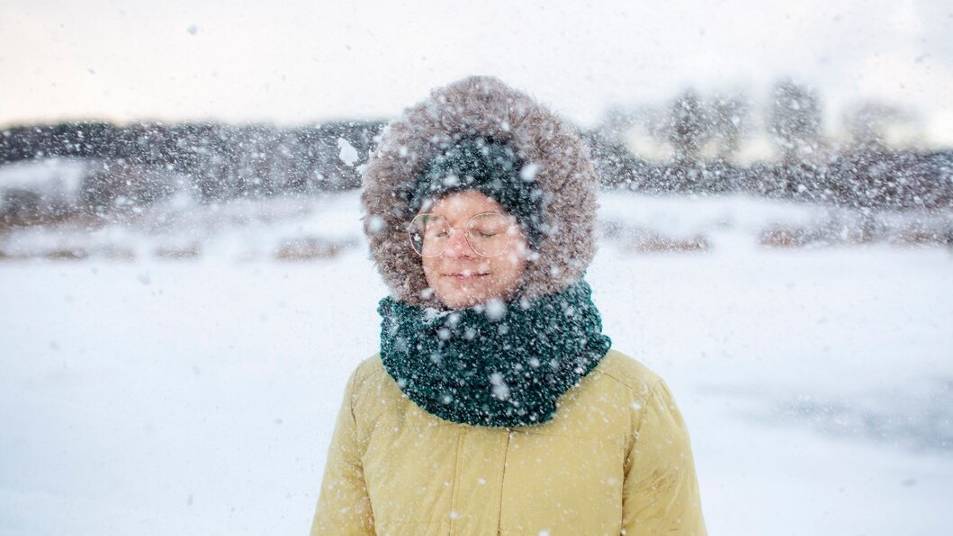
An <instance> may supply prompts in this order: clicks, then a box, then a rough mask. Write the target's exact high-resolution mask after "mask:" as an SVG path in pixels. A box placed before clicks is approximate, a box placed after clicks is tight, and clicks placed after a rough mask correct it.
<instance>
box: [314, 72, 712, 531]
mask: <svg viewBox="0 0 953 536" xmlns="http://www.w3.org/2000/svg"><path fill="white" fill-rule="evenodd" d="M597 186H598V180H597V176H596V173H595V171H594V167H593V162H592V161H591V159H590V157H589V153H588V149H587V148H586V146H585V145H584V144H583V142H582V140H581V138H580V137H579V135H578V134H577V133H576V132H575V131H574V130H572V129H571V128H570V127H569V126H568V124H567V123H566V122H564V121H563V120H562V119H560V118H559V117H558V116H557V115H555V114H554V113H553V112H551V111H549V110H548V109H546V108H545V107H543V105H541V104H539V103H538V102H537V101H536V100H535V99H533V98H531V97H530V96H528V95H527V94H525V93H523V92H521V91H518V90H516V89H513V88H511V87H510V86H507V85H506V84H504V83H503V82H502V81H500V80H499V79H497V78H495V77H490V76H470V77H467V78H464V79H462V80H458V81H456V82H453V83H451V84H449V85H447V86H445V87H441V88H437V89H434V90H433V91H432V92H431V95H430V97H429V98H428V99H426V100H424V101H423V102H421V103H419V104H417V105H415V106H413V107H410V108H408V109H406V110H405V111H404V114H403V115H402V116H401V117H400V118H398V119H396V120H394V121H392V122H391V123H389V124H388V125H387V126H386V127H385V128H384V130H383V132H382V133H381V137H380V139H379V141H378V146H377V148H376V150H375V151H374V152H373V153H372V154H371V157H370V158H369V160H368V163H367V166H366V168H365V170H364V175H363V191H362V193H361V202H362V205H363V208H364V214H363V217H362V220H363V227H364V231H365V233H366V235H367V237H368V240H369V245H370V252H371V257H372V258H373V260H374V261H375V264H376V266H377V269H378V271H379V272H380V274H381V275H382V277H383V279H384V280H385V282H386V283H387V285H388V287H389V289H390V294H389V295H388V296H386V297H385V298H383V299H382V300H381V301H380V302H379V305H378V308H377V311H378V313H379V314H380V315H381V333H380V346H379V351H377V352H375V353H374V355H372V356H371V357H369V358H367V359H365V360H364V361H362V362H361V363H360V364H359V365H358V366H357V367H356V368H355V369H354V371H353V373H352V374H351V376H350V378H349V379H348V382H347V384H346V386H345V394H344V400H343V403H342V404H341V407H340V411H339V413H338V415H337V420H336V423H335V428H334V431H333V435H332V437H331V442H330V447H329V449H328V453H327V461H326V466H325V469H324V475H323V480H322V483H321V488H320V495H319V498H318V501H317V506H316V509H315V512H314V518H313V521H312V524H311V535H312V536H315V535H325V534H333V535H366V534H387V535H394V536H401V535H414V536H422V535H423V536H426V535H449V534H453V535H471V534H472V535H486V534H520V535H522V534H532V535H557V534H568V535H602V534H613V535H615V534H626V535H629V536H634V535H649V534H684V535H704V534H706V529H705V523H704V518H703V515H702V510H701V501H700V494H699V486H698V482H697V477H696V470H695V462H694V459H693V456H692V448H691V442H690V439H689V434H688V429H687V427H686V423H685V421H684V419H683V417H682V414H681V413H680V411H679V409H678V407H677V405H676V403H675V400H674V397H673V395H672V392H671V390H670V389H669V387H668V384H667V383H666V382H665V380H664V379H663V378H662V377H660V376H659V375H658V374H657V373H656V372H654V371H652V370H651V369H649V368H648V367H647V366H646V365H644V364H643V363H641V362H640V361H638V360H636V359H635V358H632V357H629V356H628V355H626V354H624V353H622V352H621V351H619V350H617V349H615V348H612V347H611V339H610V338H609V336H607V335H606V334H603V333H602V321H601V317H600V314H599V311H598V309H597V308H596V306H595V304H594V303H593V301H592V293H591V288H590V287H589V285H588V283H587V282H586V280H585V272H586V270H587V268H588V265H589V263H590V261H591V260H592V258H593V256H594V254H595V249H596V248H595V221H594V220H595V212H596V209H597V207H598V205H597V202H596V193H597Z"/></svg>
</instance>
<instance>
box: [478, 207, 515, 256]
mask: <svg viewBox="0 0 953 536" xmlns="http://www.w3.org/2000/svg"><path fill="white" fill-rule="evenodd" d="M518 232H519V229H518V228H517V226H516V225H515V223H514V222H513V221H512V218H509V217H506V216H504V215H502V214H500V213H498V212H487V213H483V214H477V215H476V216H474V217H472V218H470V220H469V222H468V223H467V240H468V241H469V242H470V246H471V247H473V250H474V251H476V252H477V253H478V254H480V255H483V256H485V257H495V256H497V255H500V254H502V253H503V252H504V251H505V250H506V246H507V243H508V242H509V239H510V237H511V235H512V234H513V233H518Z"/></svg>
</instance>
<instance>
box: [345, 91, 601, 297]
mask: <svg viewBox="0 0 953 536" xmlns="http://www.w3.org/2000/svg"><path fill="white" fill-rule="evenodd" d="M474 135H477V136H486V137H489V138H492V139H494V140H498V141H501V142H505V143H508V144H510V145H511V146H512V147H513V149H515V150H516V152H517V153H518V154H519V156H520V158H521V159H522V160H523V161H524V162H526V163H528V164H529V165H534V168H535V179H534V180H535V181H536V183H537V185H538V187H539V188H540V189H541V190H542V193H543V200H544V203H543V205H544V206H543V218H544V220H545V223H546V229H547V231H546V236H545V237H544V238H543V239H542V241H541V243H540V244H539V247H538V249H537V251H536V253H537V255H535V256H533V257H531V258H530V259H529V261H530V262H528V263H527V266H526V271H525V272H524V274H523V292H522V295H523V296H526V297H530V298H531V297H533V296H540V295H545V294H551V293H553V292H559V291H561V290H563V289H565V288H566V287H567V286H568V285H569V284H571V283H573V282H574V281H576V280H578V279H579V278H581V277H582V276H583V275H584V273H585V271H586V268H587V267H588V266H589V263H590V262H591V261H592V258H593V256H594V255H595V216H596V209H597V207H598V205H597V202H596V193H597V187H598V177H597V175H596V171H595V168H594V166H593V163H592V160H591V159H590V156H589V150H588V148H587V147H586V145H585V144H584V143H583V141H582V139H581V138H580V137H579V134H578V133H577V132H576V131H575V129H574V128H573V127H572V126H571V125H570V124H568V122H566V121H565V120H563V119H562V118H560V117H559V116H557V115H556V114H555V113H553V112H551V111H550V110H548V109H546V108H545V107H544V106H542V105H541V104H539V103H538V102H536V101H535V100H534V99H533V98H531V97H530V96H529V95H527V94H525V93H523V92H521V91H519V90H516V89H514V88H511V87H509V86H507V85H506V84H504V83H503V82H502V81H500V80H499V79H497V78H495V77H491V76H470V77H467V78H464V79H462V80H458V81H456V82H453V83H451V84H449V85H447V86H445V87H440V88H436V89H434V90H432V91H431V94H430V97H429V98H427V99H426V100H424V101H423V102H420V103H418V104H416V105H414V106H412V107H410V108H407V109H405V110H404V113H403V114H402V115H401V117H399V118H398V119H395V120H394V121H391V122H390V123H389V124H388V125H387V126H386V127H385V128H384V130H383V131H382V133H381V137H380V142H379V144H378V146H377V147H376V149H375V150H374V151H373V152H372V153H371V156H370V159H369V160H368V163H367V167H366V168H365V170H364V176H363V191H362V193H361V203H362V205H363V210H364V214H363V217H362V220H363V222H364V232H365V233H366V234H367V237H368V240H369V242H370V253H371V256H372V258H373V260H374V262H375V263H376V265H377V269H378V271H379V272H380V273H381V275H382V276H383V278H384V281H385V283H386V284H387V286H388V287H389V288H390V289H391V292H392V293H393V295H394V297H396V298H397V299H399V300H401V301H403V302H405V303H409V304H412V305H422V306H431V307H437V308H442V305H440V303H439V302H438V301H437V299H436V298H435V297H434V296H433V293H432V292H424V291H425V290H426V289H427V288H428V285H427V279H426V277H425V276H424V270H423V266H422V264H421V261H420V257H419V256H417V254H416V253H415V252H414V250H413V249H412V247H411V245H410V242H409V240H408V237H407V233H406V230H405V229H406V227H405V226H406V224H407V222H408V221H410V219H411V218H413V216H414V214H411V213H410V211H409V209H408V206H409V197H410V194H411V192H412V191H413V185H414V183H415V181H416V177H417V176H418V175H419V174H420V173H422V172H423V170H424V168H425V166H426V165H427V163H428V162H429V161H430V160H431V159H432V158H433V157H435V156H437V155H438V154H441V153H443V152H444V151H446V150H447V148H449V147H450V146H451V145H453V144H454V143H455V142H456V141H458V140H459V139H461V138H463V137H468V136H474Z"/></svg>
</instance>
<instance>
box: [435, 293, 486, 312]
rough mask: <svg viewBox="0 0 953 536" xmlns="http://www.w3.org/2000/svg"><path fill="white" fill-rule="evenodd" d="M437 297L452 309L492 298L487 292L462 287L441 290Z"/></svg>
mask: <svg viewBox="0 0 953 536" xmlns="http://www.w3.org/2000/svg"><path fill="white" fill-rule="evenodd" d="M437 297H438V298H440V301H442V302H443V303H444V305H446V306H447V307H450V308H452V309H462V308H465V307H471V306H473V305H477V304H479V303H483V302H484V301H486V300H488V299H489V298H490V296H489V295H488V294H486V292H478V291H472V290H461V289H453V290H448V291H445V292H441V293H438V295H437Z"/></svg>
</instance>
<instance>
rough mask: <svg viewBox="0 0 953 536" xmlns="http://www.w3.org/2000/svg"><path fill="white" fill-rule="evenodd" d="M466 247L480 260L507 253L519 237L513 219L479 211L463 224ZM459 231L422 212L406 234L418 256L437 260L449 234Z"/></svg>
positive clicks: (447, 223)
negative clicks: (511, 241)
mask: <svg viewBox="0 0 953 536" xmlns="http://www.w3.org/2000/svg"><path fill="white" fill-rule="evenodd" d="M463 229H464V232H465V235H464V236H465V237H466V240H467V244H469V245H470V248H471V249H472V250H473V251H474V253H476V254H477V255H479V256H481V257H497V256H499V255H502V254H503V252H505V251H506V248H507V244H509V243H510V238H511V237H513V236H515V235H520V234H522V231H521V230H520V228H519V225H517V224H516V219H515V218H514V217H512V216H505V215H503V214H500V213H499V212H495V211H489V212H481V213H479V214H474V215H473V216H471V217H470V218H469V219H468V220H467V221H466V223H465V224H464V227H463ZM457 230H458V229H457V228H455V227H453V226H451V225H450V223H449V222H448V221H447V219H446V218H445V217H443V216H440V215H437V214H432V213H429V212H424V213H421V214H418V215H417V216H415V217H414V219H413V220H411V221H410V224H409V225H408V228H407V232H408V234H409V235H410V243H411V245H412V246H413V248H414V251H416V252H417V254H418V255H420V256H421V257H439V256H440V255H442V254H443V252H444V251H445V250H446V248H447V244H448V243H449V242H450V234H451V233H452V232H454V231H457Z"/></svg>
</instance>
